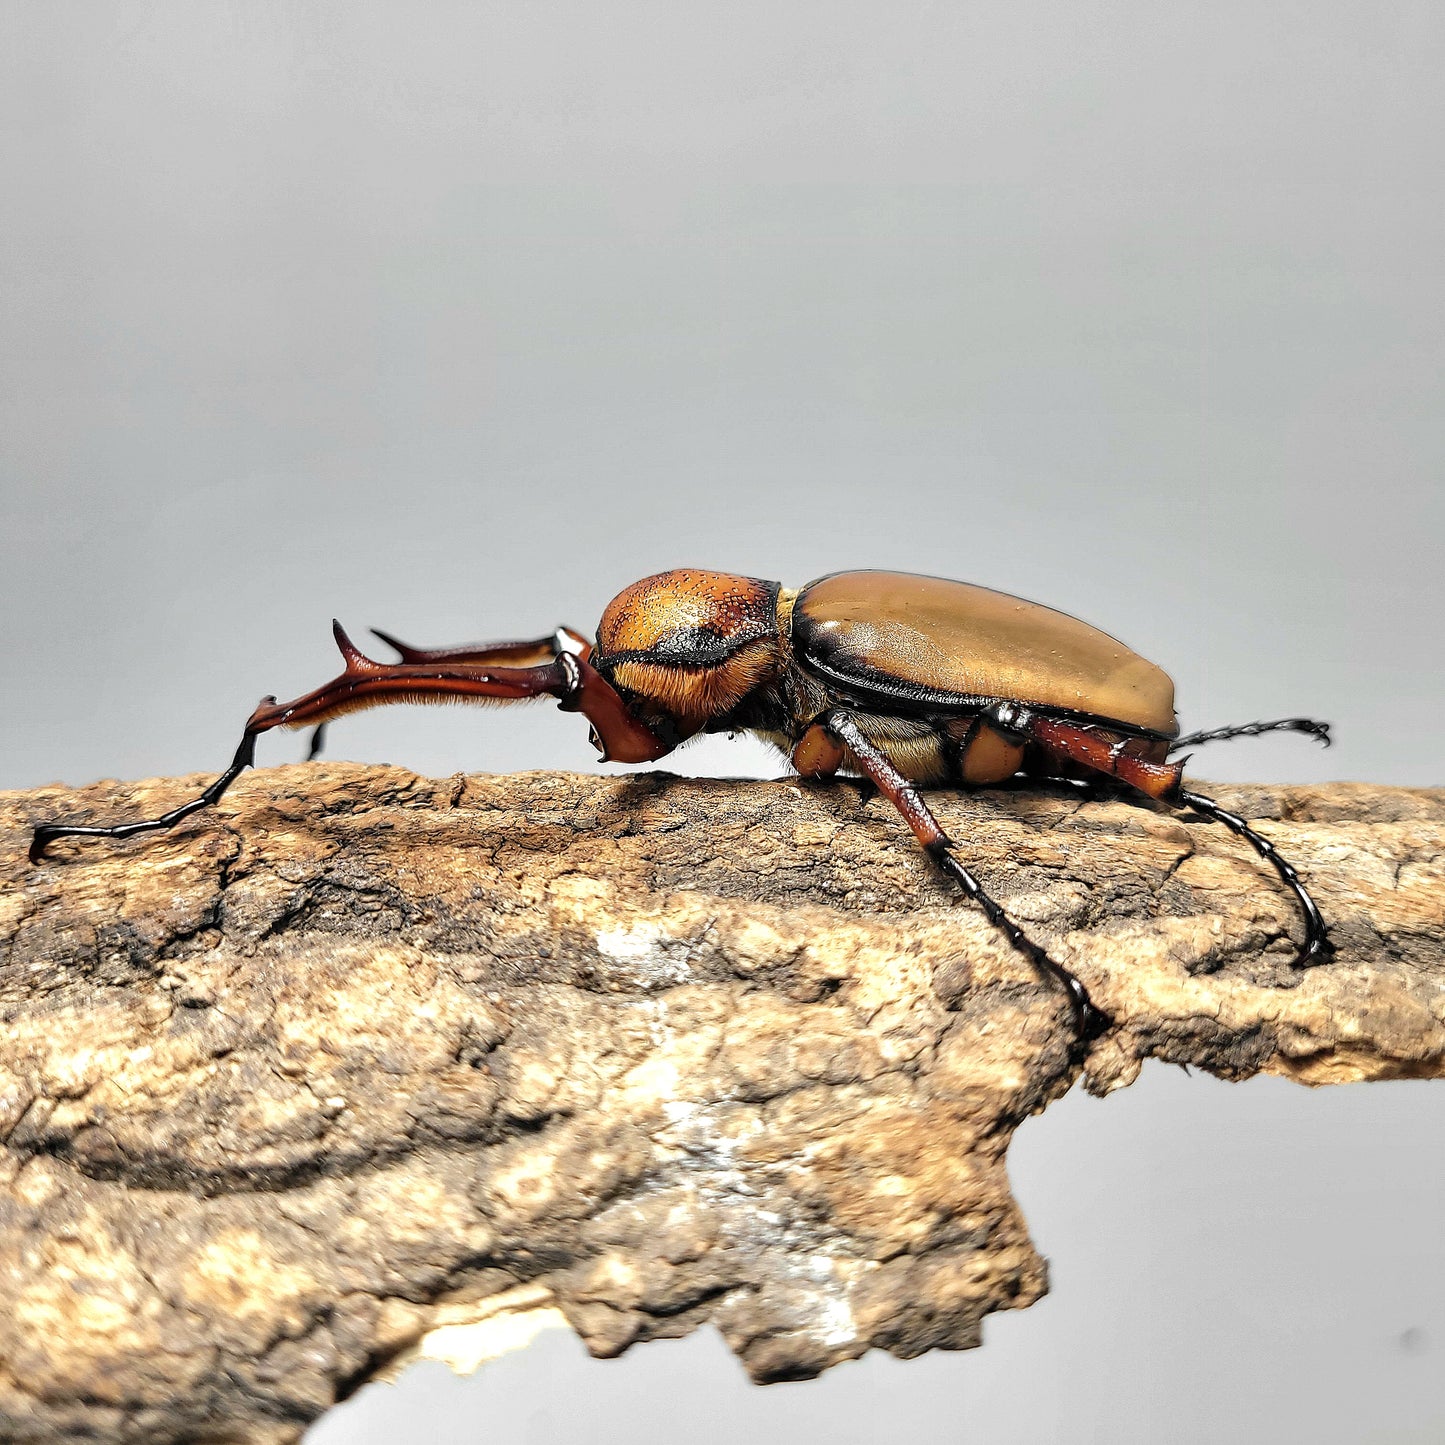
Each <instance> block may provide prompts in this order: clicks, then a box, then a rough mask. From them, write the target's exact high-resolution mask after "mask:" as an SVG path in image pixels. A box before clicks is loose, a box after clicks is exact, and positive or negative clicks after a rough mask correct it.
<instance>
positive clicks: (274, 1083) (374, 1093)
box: [0, 764, 1445, 1442]
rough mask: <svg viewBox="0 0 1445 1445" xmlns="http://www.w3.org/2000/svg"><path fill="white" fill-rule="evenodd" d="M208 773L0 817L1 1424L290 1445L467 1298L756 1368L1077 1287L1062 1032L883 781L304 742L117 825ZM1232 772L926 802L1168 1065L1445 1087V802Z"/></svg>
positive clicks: (38, 795) (37, 1437)
mask: <svg viewBox="0 0 1445 1445" xmlns="http://www.w3.org/2000/svg"><path fill="white" fill-rule="evenodd" d="M193 784H194V780H174V779H173V780H162V781H156V782H148V783H143V784H137V785H127V786H120V785H116V784H101V785H98V786H96V787H93V788H88V789H84V790H80V791H75V792H71V791H68V790H64V789H59V788H49V789H40V790H37V791H35V792H31V793H24V794H16V793H12V794H5V795H0V1008H3V1017H4V1025H3V1030H0V1138H3V1140H4V1141H5V1144H4V1152H3V1156H0V1436H3V1438H4V1439H6V1440H14V1441H25V1442H31V1441H34V1442H38V1441H51V1440H62V1439H64V1440H70V1439H81V1438H84V1439H96V1438H100V1439H116V1440H127V1441H146V1442H168V1441H182V1440H185V1441H198V1440H216V1441H219V1440H247V1441H254V1440H261V1441H276V1442H280V1441H292V1440H295V1439H296V1438H297V1437H298V1436H299V1435H300V1433H301V1431H302V1429H303V1428H304V1426H305V1423H306V1422H308V1421H309V1420H311V1419H313V1418H314V1417H315V1416H317V1415H318V1414H320V1413H321V1412H322V1411H323V1410H325V1409H326V1408H327V1406H328V1405H330V1404H331V1403H332V1401H333V1400H334V1399H336V1398H337V1397H338V1395H341V1394H345V1393H347V1392H348V1391H349V1390H351V1389H353V1388H354V1387H355V1386H356V1385H357V1384H359V1383H360V1382H362V1381H363V1380H365V1379H366V1378H368V1377H369V1376H371V1375H372V1374H374V1373H375V1372H376V1371H378V1370H379V1369H382V1368H384V1367H385V1366H386V1365H387V1364H388V1362H395V1361H397V1360H399V1359H406V1358H408V1357H409V1355H411V1354H414V1353H415V1352H416V1351H417V1350H423V1351H425V1350H426V1349H427V1347H428V1342H433V1343H434V1342H435V1341H436V1340H437V1339H438V1338H439V1335H440V1334H445V1333H446V1330H445V1329H439V1327H441V1326H445V1327H447V1328H449V1329H452V1330H455V1329H456V1328H458V1327H460V1326H463V1325H465V1324H467V1323H468V1322H471V1321H480V1320H484V1319H489V1320H490V1321H491V1322H492V1324H493V1325H496V1324H497V1322H498V1321H500V1320H505V1319H507V1318H508V1317H512V1318H514V1319H515V1320H519V1321H521V1323H522V1324H525V1322H526V1320H527V1319H533V1320H535V1319H536V1318H538V1312H539V1311H549V1310H551V1311H556V1310H560V1311H561V1312H562V1314H563V1315H565V1317H566V1319H567V1320H568V1321H569V1322H570V1323H571V1325H572V1326H573V1327H574V1328H575V1329H576V1330H577V1331H578V1332H579V1333H580V1334H581V1335H582V1337H583V1338H584V1339H585V1340H586V1342H587V1344H588V1346H589V1347H590V1348H591V1349H592V1350H593V1351H594V1352H595V1353H598V1354H603V1355H607V1354H614V1353H616V1352H618V1351H621V1350H623V1349H625V1348H626V1347H627V1346H628V1345H630V1344H631V1343H633V1342H634V1341H636V1340H641V1339H647V1338H651V1337H656V1336H661V1335H679V1334H684V1333H686V1332H688V1331H690V1330H692V1329H695V1328H696V1327H697V1326H698V1325H699V1324H701V1323H703V1322H704V1321H712V1322H713V1323H715V1324H716V1325H717V1326H718V1327H719V1328H720V1329H721V1331H722V1333H723V1334H724V1336H725V1337H726V1339H727V1340H728V1342H729V1343H730V1344H731V1346H732V1347H733V1349H734V1350H736V1351H737V1353H738V1354H739V1356H740V1357H741V1358H742V1360H743V1362H744V1364H745V1365H746V1367H747V1369H748V1370H749V1371H750V1372H751V1373H752V1375H753V1376H754V1377H755V1378H756V1379H758V1380H774V1379H780V1378H786V1377H797V1376H806V1375H811V1374H814V1373H816V1372H817V1371H820V1370H822V1369H824V1368H826V1367H827V1366H828V1365H830V1364H833V1363H834V1362H836V1361H839V1360H844V1359H848V1358H850V1357H852V1356H855V1355H858V1354H860V1353H862V1352H863V1351H864V1350H866V1349H868V1348H870V1347H873V1346H877V1347H881V1348H883V1349H887V1350H891V1351H893V1352H894V1353H895V1354H899V1355H915V1354H918V1353H920V1352H922V1351H925V1350H929V1349H935V1348H961V1347H966V1346H970V1345H976V1344H978V1343H979V1340H980V1326H981V1320H982V1318H983V1316H984V1315H986V1314H988V1313H989V1312H990V1311H992V1310H997V1309H1009V1308H1018V1307H1021V1306H1024V1305H1027V1304H1029V1303H1031V1302H1032V1301H1034V1300H1035V1299H1037V1298H1039V1296H1040V1295H1041V1294H1042V1293H1043V1292H1044V1289H1045V1287H1046V1271H1045V1264H1044V1261H1043V1260H1042V1259H1041V1258H1040V1257H1039V1255H1038V1253H1037V1252H1036V1251H1035V1249H1034V1247H1033V1244H1032V1243H1031V1241H1030V1239H1029V1236H1028V1233H1027V1231H1026V1229H1025V1226H1024V1221H1023V1218H1022V1215H1021V1213H1020V1211H1019V1207H1018V1205H1017V1204H1016V1203H1015V1201H1014V1200H1013V1198H1012V1197H1011V1195H1010V1193H1009V1187H1008V1180H1007V1178H1006V1175H1005V1168H1004V1155H1005V1150H1006V1148H1007V1146H1008V1142H1009V1139H1010V1137H1011V1135H1012V1132H1013V1130H1014V1128H1015V1127H1016V1126H1017V1124H1018V1123H1019V1121H1020V1120H1022V1119H1023V1118H1025V1117H1026V1116H1028V1115H1029V1114H1030V1113H1033V1112H1035V1111H1037V1110H1039V1109H1042V1108H1043V1107H1044V1106H1045V1105H1046V1104H1047V1103H1048V1102H1049V1101H1050V1100H1052V1099H1054V1098H1056V1097H1057V1096H1058V1095H1059V1094H1061V1093H1062V1092H1063V1091H1064V1090H1066V1089H1067V1088H1068V1087H1069V1086H1070V1084H1071V1083H1072V1082H1074V1080H1075V1079H1076V1078H1077V1077H1078V1074H1079V1072H1080V1068H1081V1064H1080V1061H1079V1060H1077V1059H1076V1058H1074V1057H1072V1056H1071V1052H1070V1033H1069V1028H1068V1021H1067V1012H1066V1010H1065V1008H1064V1005H1063V1003H1062V1001H1061V999H1060V998H1059V996H1058V995H1057V994H1056V993H1055V992H1054V991H1051V990H1050V989H1048V988H1045V987H1042V986H1041V985H1040V984H1039V982H1038V981H1037V980H1036V979H1035V977H1034V976H1033V974H1032V973H1031V972H1030V969H1029V966H1028V964H1027V963H1026V962H1025V961H1024V960H1023V959H1022V958H1021V957H1019V955H1017V954H1016V953H1014V952H1013V951H1012V950H1011V949H1010V948H1009V947H1008V946H1007V945H1006V944H1005V943H1004V942H1003V941H1002V939H1001V938H1000V937H999V936H998V935H997V934H996V933H995V931H994V930H993V929H992V928H991V927H989V925H988V924H987V923H986V922H985V921H984V920H983V919H982V918H981V917H980V916H979V915H978V914H977V912H976V911H975V910H974V909H973V908H971V907H970V906H969V905H967V904H960V903H957V902H956V901H955V899H954V897H953V896H952V895H951V893H950V892H949V889H948V888H947V886H945V885H944V884H943V883H941V882H940V881H938V880H937V879H936V878H935V877H934V875H933V873H932V871H931V869H930V866H929V864H928V862H927V860H926V859H925V858H924V857H923V856H922V855H921V854H920V853H919V852H918V850H917V849H916V848H915V847H914V846H913V845H912V842H911V839H910V838H909V837H908V835H907V834H906V832H905V830H904V829H903V827H902V825H901V824H900V822H899V821H898V819H897V818H896V817H895V816H894V815H893V813H892V812H891V810H890V809H889V807H888V806H887V805H886V804H885V803H883V802H881V801H879V800H877V799H874V800H868V799H867V798H865V797H864V795H863V794H862V793H861V791H860V789H859V788H858V787H856V786H854V785H848V784H839V785H830V786H816V785H808V784H802V783H799V782H796V781H793V782H788V781H784V782H776V783H748V784H744V783H727V782H689V781H681V780H678V779H675V778H671V777H668V776H666V775H661V774H647V775H635V776H627V777H582V776H571V775H557V774H543V773H535V774H524V775H521V776H517V777H500V778H488V777H456V778H450V779H445V780H432V779H425V778H418V777H416V776H414V775H413V774H411V773H408V772H405V771H403V770H401V769H397V768H365V767H360V766H353V765H341V764H337V765H312V766H307V767H292V768H278V769H275V770H271V771H267V772H261V773H254V774H250V775H248V776H247V777H245V778H244V779H243V780H242V781H241V782H240V783H239V784H238V785H237V786H236V787H235V788H234V790H233V791H232V792H231V794H230V795H229V796H228V797H227V798H226V799H225V800H224V802H223V803H222V805H221V806H220V807H218V808H216V809H214V810H213V811H211V812H210V813H202V814H199V815H197V816H196V817H195V818H192V819H191V820H189V821H188V822H187V823H185V824H184V825H182V827H181V828H179V829H178V830H176V831H175V832H174V833H171V834H162V835H153V836H150V837H144V838H140V839H136V840H133V841H130V842H127V843H124V844H120V845H112V844H104V843H93V842H74V841H67V842H63V843H61V844H58V845H56V848H55V853H56V855H57V856H56V857H55V858H54V860H52V861H47V862H46V863H45V864H44V865H43V866H41V867H39V868H35V869H32V868H30V867H29V866H28V865H27V864H26V862H25V859H24V851H25V844H26V842H27V839H28V828H29V825H30V824H31V823H32V822H35V821H40V820H44V819H53V818H55V817H57V816H59V817H66V818H92V819H95V820H114V819H116V818H118V817H130V816H143V815H152V814H154V813H156V812H158V811H160V810H161V809H163V808H164V807H166V806H168V805H170V804H172V803H174V802H175V801H177V800H178V799H180V798H182V797H185V796H188V795H189V794H190V792H191V790H192V787H193ZM1217 796H1218V797H1219V798H1220V799H1221V801H1223V802H1225V803H1226V804H1227V805H1228V806H1230V807H1233V808H1236V809H1238V810H1240V811H1242V812H1244V813H1246V814H1247V815H1248V816H1249V817H1250V818H1252V819H1258V820H1263V823H1262V828H1263V830H1264V831H1265V832H1266V833H1268V835H1269V836H1270V837H1271V838H1273V839H1274V840H1275V841H1276V842H1277V843H1278V844H1279V845H1280V847H1281V848H1282V849H1283V850H1284V851H1285V852H1286V853H1287V854H1288V855H1289V856H1290V857H1291V858H1293V860H1294V861H1295V862H1296V864H1297V865H1298V866H1299V867H1300V869H1301V871H1302V872H1303V873H1304V875H1305V876H1306V878H1307V879H1308V880H1309V882H1310V885H1311V887H1312V888H1313V889H1314V891H1315V894H1316V897H1317V898H1318V900H1319V902H1320V906H1321V908H1322V909H1323V911H1324V913H1325V915H1326V917H1327V918H1328V919H1329V921H1330V924H1331V928H1332V932H1333V936H1334V939H1335V941H1336V943H1337V944H1338V945H1339V949H1340V953H1339V957H1338V960H1337V962H1335V963H1334V964H1332V965H1331V966H1328V967H1324V968H1318V969H1315V970H1313V971H1310V972H1308V973H1304V974H1297V973H1295V972H1294V971H1293V970H1292V969H1291V967H1290V961H1291V958H1292V956H1293V948H1292V946H1291V944H1290V942H1289V934H1290V933H1291V931H1294V932H1296V933H1297V932H1298V922H1297V917H1296V913H1295V908H1294V904H1293V901H1292V900H1291V898H1290V897H1289V895H1288V894H1287V893H1286V892H1285V891H1284V889H1283V888H1282V887H1281V886H1280V885H1279V882H1278V880H1277V879H1276V878H1275V876H1274V875H1273V873H1272V872H1271V871H1270V870H1268V869H1267V868H1265V867H1264V866H1263V865H1262V864H1261V863H1260V862H1259V860H1258V859H1257V858H1256V857H1255V856H1254V855H1253V854H1252V853H1251V852H1250V851H1249V849H1248V848H1247V847H1246V846H1245V845H1244V844H1243V843H1242V842H1240V840H1238V839H1236V838H1234V837H1232V836H1231V835H1230V834H1229V833H1228V832H1227V831H1225V830H1224V829H1223V828H1221V827H1219V826H1218V825H1210V824H1206V823H1204V822H1202V821H1199V820H1191V819H1185V818H1181V817H1178V816H1175V815H1172V814H1169V813H1166V812H1161V811H1157V810H1153V809H1151V808H1147V807H1144V808H1141V807H1136V806H1133V805H1130V804H1126V803H1123V802H1098V801H1085V800H1083V799H1081V798H1080V797H1078V796H1076V795H1074V794H1066V793H1064V792H1062V791H1057V790H1052V791H1051V790H1048V789H1043V790H1040V789H1031V790H1017V791H1008V790H1005V791H995V792H989V793H984V794H978V795H975V796H971V797H963V796H949V795H944V794H939V795H936V805H937V807H938V810H939V812H940V813H941V814H942V816H943V818H944V821H945V825H946V826H947V827H948V829H949V831H950V832H951V833H952V834H953V835H954V836H955V837H957V838H963V839H967V840H968V845H967V847H968V856H969V859H970V861H972V862H973V863H974V864H975V865H976V867H977V870H978V872H979V873H980V875H981V876H982V878H983V879H984V881H985V882H986V884H987V885H988V886H989V887H990V888H991V889H992V890H993V891H994V892H995V894H996V895H997V896H998V897H999V898H1000V899H1002V900H1003V901H1004V902H1005V903H1006V904H1007V906H1008V907H1009V908H1010V909H1011V910H1012V911H1013V913H1014V915H1015V916H1016V917H1017V918H1019V919H1020V920H1021V921H1023V922H1024V923H1025V924H1026V925H1027V926H1029V927H1030V928H1031V929H1032V930H1033V932H1034V933H1035V935H1036V936H1037V937H1038V938H1040V939H1041V940H1043V941H1045V942H1046V943H1047V944H1048V945H1049V947H1050V948H1051V949H1052V950H1053V951H1054V953H1055V955H1056V956H1057V957H1059V958H1060V959H1061V960H1064V961H1066V962H1067V963H1068V965H1069V967H1070V968H1072V969H1074V970H1075V971H1076V972H1077V973H1078V974H1079V975H1080V976H1081V977H1082V978H1084V979H1085V980H1086V982H1087V984H1088V986H1089V988H1090V990H1091V991H1092V993H1093V995H1094V997H1095V999H1096V1000H1097V1001H1098V1003H1099V1004H1100V1005H1101V1006H1102V1007H1103V1008H1105V1009H1106V1010H1107V1011H1108V1012H1109V1013H1110V1014H1111V1015H1112V1016H1113V1017H1114V1019H1115V1020H1116V1021H1117V1025H1116V1027H1115V1028H1114V1029H1113V1030H1112V1031H1111V1032H1110V1033H1109V1034H1107V1035H1106V1036H1105V1037H1104V1038H1103V1039H1101V1040H1100V1041H1098V1042H1097V1043H1096V1044H1095V1045H1094V1047H1093V1049H1092V1051H1091V1053H1090V1055H1089V1058H1088V1060H1087V1063H1086V1065H1084V1067H1085V1068H1086V1070H1087V1072H1086V1076H1085V1077H1086V1082H1087V1084H1088V1086H1089V1087H1091V1088H1093V1089H1095V1090H1098V1091H1104V1090H1108V1089H1112V1088H1115V1087H1118V1086H1119V1085H1122V1084H1126V1083H1128V1082H1129V1081H1130V1080H1131V1079H1132V1078H1133V1077H1134V1076H1135V1074H1136V1073H1137V1071H1138V1068H1139V1064H1140V1061H1141V1060H1142V1059H1143V1058H1146V1057H1150V1056H1152V1057H1156V1058H1163V1059H1169V1060H1173V1061H1176V1062H1179V1063H1189V1064H1191V1065H1195V1066H1197V1067H1199V1068H1202V1069H1207V1070H1210V1071H1211V1072H1213V1073H1216V1074H1220V1075H1223V1076H1225V1077H1227V1078H1241V1077H1244V1076H1246V1075H1249V1074H1252V1073H1255V1072H1257V1071H1259V1070H1266V1071H1270V1072H1274V1073H1279V1074H1284V1075H1286V1076H1288V1077H1290V1078H1294V1079H1298V1080H1300V1081H1302V1082H1305V1083H1311V1084H1319V1083H1337V1082H1344V1081H1347V1080H1354V1079H1370V1078H1396V1077H1402V1076H1410V1077H1420V1076H1427V1075H1439V1074H1441V1073H1445V876H1442V875H1445V793H1442V792H1438V791H1425V790H1406V789H1392V788H1377V787H1366V786H1359V785H1350V784H1339V785H1331V786H1324V787H1294V788H1281V787H1231V788H1223V789H1220V790H1218V793H1217Z"/></svg>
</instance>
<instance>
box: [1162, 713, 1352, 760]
mask: <svg viewBox="0 0 1445 1445" xmlns="http://www.w3.org/2000/svg"><path fill="white" fill-rule="evenodd" d="M1264 733H1305V734H1307V735H1308V736H1309V737H1312V738H1314V740H1315V741H1316V742H1317V743H1320V744H1321V745H1323V746H1324V747H1329V746H1330V744H1331V743H1332V742H1333V741H1334V739H1333V738H1331V736H1330V725H1329V723H1327V722H1317V721H1316V720H1315V719H1314V718H1310V717H1282V718H1276V719H1275V720H1274V721H1273V722H1252V723H1238V724H1236V725H1235V726H1233V727H1223V728H1209V729H1207V730H1205V731H1203V732H1197V733H1185V734H1184V736H1183V737H1179V738H1175V739H1174V741H1173V742H1172V743H1170V744H1169V751H1170V753H1171V754H1173V753H1177V752H1178V751H1179V749H1180V748H1192V747H1195V746H1197V745H1198V744H1199V743H1218V742H1225V741H1227V740H1228V739H1230V738H1257V737H1259V736H1261V735H1262V734H1264Z"/></svg>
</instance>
